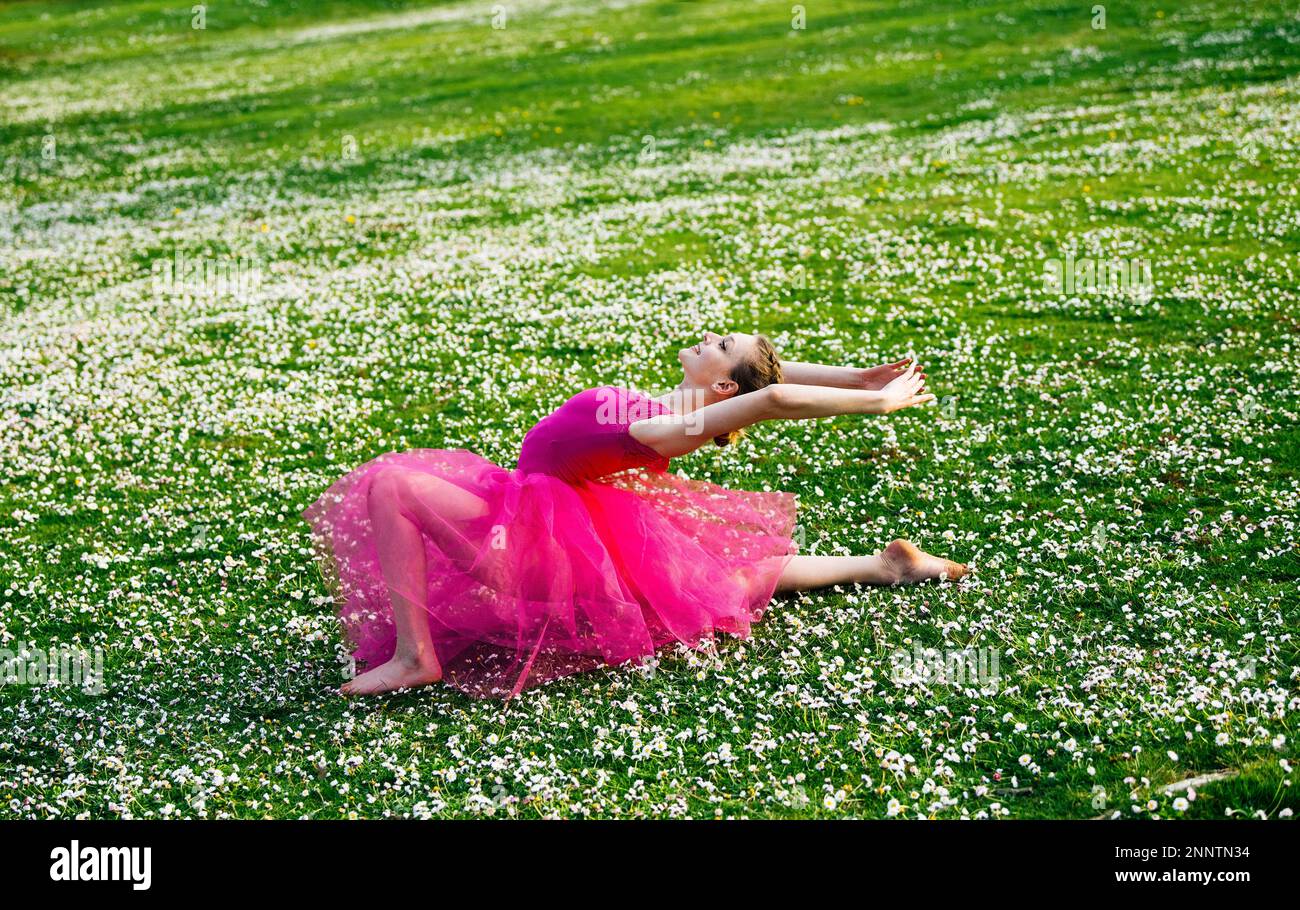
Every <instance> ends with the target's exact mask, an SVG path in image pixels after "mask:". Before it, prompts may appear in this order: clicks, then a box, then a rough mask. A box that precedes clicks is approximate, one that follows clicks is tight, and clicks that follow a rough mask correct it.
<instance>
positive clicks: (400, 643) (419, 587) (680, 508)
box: [304, 332, 967, 698]
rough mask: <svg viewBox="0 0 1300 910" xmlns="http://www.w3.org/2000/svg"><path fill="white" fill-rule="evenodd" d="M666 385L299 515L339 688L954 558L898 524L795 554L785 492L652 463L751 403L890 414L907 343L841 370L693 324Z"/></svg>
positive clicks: (563, 410)
mask: <svg viewBox="0 0 1300 910" xmlns="http://www.w3.org/2000/svg"><path fill="white" fill-rule="evenodd" d="M678 359H679V361H680V362H681V365H682V381H681V384H680V385H679V386H678V387H677V388H676V389H674V390H673V391H672V392H670V393H668V394H666V395H663V396H660V397H650V396H646V395H642V394H641V393H639V392H636V391H633V390H629V389H624V388H620V387H616V386H604V387H601V388H595V389H588V390H586V391H584V392H580V393H579V394H577V395H575V396H574V397H572V398H570V399H569V400H568V401H567V402H565V403H564V404H563V405H561V406H560V407H559V408H558V409H557V410H556V411H554V412H553V413H552V414H550V415H549V416H547V417H545V418H544V419H542V420H541V421H540V422H539V423H538V424H537V425H536V426H534V427H533V428H532V429H531V430H529V432H528V434H527V435H526V436H525V437H524V441H523V445H522V447H521V450H520V456H519V464H518V467H517V468H516V469H515V470H514V471H509V470H507V469H505V468H502V467H499V466H497V465H495V464H493V463H492V462H490V461H488V460H486V459H484V458H481V457H479V456H478V455H475V454H474V453H472V452H468V451H466V450H463V449H456V450H445V449H420V450H415V451H410V452H392V453H389V454H387V455H382V456H380V457H378V458H376V459H374V460H372V461H370V462H367V463H366V464H364V465H362V466H360V467H358V468H356V469H355V470H353V471H352V472H351V473H349V474H348V475H347V476H345V477H343V478H342V479H341V480H339V481H338V482H337V483H335V484H334V485H333V486H332V487H330V489H329V490H328V491H327V492H326V493H325V494H324V495H323V496H321V497H320V499H318V500H317V501H316V502H315V503H314V504H312V505H311V506H310V507H309V508H308V509H307V510H306V512H304V517H305V518H306V519H307V521H308V523H309V524H310V525H311V527H312V530H313V537H314V539H315V541H316V543H317V546H318V549H319V550H320V551H321V554H322V562H323V566H324V567H325V568H326V570H327V575H329V576H330V577H331V580H332V582H333V584H334V587H335V590H336V591H337V593H338V595H339V601H340V604H341V606H340V619H341V621H342V623H343V627H344V631H345V633H346V635H347V638H348V641H349V642H350V644H351V646H352V648H353V657H354V659H355V660H356V661H357V663H358V664H359V665H361V666H364V667H365V668H366V671H365V672H363V673H361V674H360V675H358V676H356V677H355V678H354V679H352V680H350V681H349V682H347V683H346V684H344V685H343V686H342V688H341V690H340V691H342V692H343V693H344V694H346V695H363V694H372V693H379V692H387V691H390V690H394V689H402V688H411V687H417V686H424V685H428V684H431V683H435V682H438V681H439V680H441V681H443V682H445V683H447V684H449V685H452V686H454V687H456V688H458V689H460V690H462V691H464V692H466V693H468V694H470V695H474V696H479V697H504V698H510V697H513V696H514V695H517V694H518V693H519V692H520V691H522V690H523V689H525V688H528V687H531V686H535V685H538V684H540V683H543V682H546V681H548V680H551V679H555V678H557V677H560V676H564V675H567V674H569V673H575V672H580V671H583V670H589V669H593V668H595V667H599V666H604V665H616V664H620V663H624V662H626V661H631V660H638V659H645V658H648V657H650V656H651V655H653V654H654V652H655V651H656V649H658V648H659V647H662V646H664V645H667V644H670V643H673V642H682V643H685V644H687V645H689V646H691V647H696V648H699V647H704V646H706V645H707V644H708V643H709V642H710V641H711V640H712V639H713V637H714V635H715V633H718V632H723V633H731V634H735V635H740V636H747V635H748V634H749V631H750V624H751V623H752V622H753V621H755V620H757V619H759V618H760V617H761V616H762V613H763V611H764V609H765V608H766V607H767V605H768V603H769V602H770V601H771V599H772V597H773V595H774V594H776V593H778V592H789V591H799V590H805V589H809V588H818V587H824V586H828V585H837V584H848V583H859V584H867V585H895V584H911V583H916V582H922V581H927V580H933V579H943V578H947V579H950V580H956V579H958V578H960V577H962V576H963V575H965V574H966V572H967V568H966V566H964V565H962V564H960V563H956V562H952V561H950V560H947V559H943V558H940V557H937V556H932V555H930V554H929V553H925V552H923V551H922V550H920V549H918V548H917V547H916V546H914V545H913V544H911V543H910V542H908V541H906V540H895V541H893V542H892V543H890V544H889V545H888V546H887V547H885V548H884V549H883V550H882V551H881V552H879V553H876V554H874V555H864V556H813V555H800V554H798V553H797V552H796V549H797V548H796V547H795V545H794V543H793V542H792V534H793V532H794V528H795V510H796V503H795V497H794V496H793V495H792V494H789V493H780V492H775V493H761V492H749V491H739V490H730V489H726V488H724V487H720V486H718V485H716V484H711V483H706V482H701V481H691V480H687V479H685V478H682V477H679V476H677V475H675V474H670V473H668V472H667V468H668V464H669V459H671V458H676V457H678V456H681V455H685V454H687V453H688V452H691V451H694V450H695V449H698V448H700V447H701V446H703V445H707V444H708V443H709V442H710V441H712V442H714V443H716V444H718V445H729V444H731V443H733V442H735V441H736V440H737V439H738V438H739V436H740V435H741V434H742V431H743V430H744V429H745V428H746V427H749V426H752V425H754V424H756V423H760V422H762V421H767V420H809V419H814V418H818V417H831V416H835V415H840V414H889V413H892V412H894V411H898V410H901V409H903V408H910V407H916V406H918V405H923V404H926V403H927V402H930V401H933V400H934V395H932V394H930V393H929V392H927V391H926V388H925V373H924V372H923V371H922V369H921V368H920V367H919V365H918V364H917V363H916V362H915V360H909V359H904V360H899V361H897V362H895V363H889V364H883V365H881V366H878V367H875V368H872V369H867V370H861V369H855V368H849V367H833V366H821V365H817V364H806V363H797V362H782V361H781V360H780V358H779V356H778V355H777V352H776V351H775V349H774V348H773V347H772V344H771V343H770V342H769V341H768V340H767V339H766V338H764V337H763V336H761V335H748V334H744V333H741V332H732V333H729V334H727V335H718V334H715V333H713V332H705V333H704V335H703V337H702V338H701V339H700V341H699V342H698V343H697V344H694V345H691V346H690V347H687V348H683V349H682V350H681V351H679V352H678Z"/></svg>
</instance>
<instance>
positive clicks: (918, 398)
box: [877, 361, 934, 414]
mask: <svg viewBox="0 0 1300 910" xmlns="http://www.w3.org/2000/svg"><path fill="white" fill-rule="evenodd" d="M886 366H889V367H893V366H894V364H887V365H886ZM877 369H883V367H877ZM880 394H881V396H882V401H881V411H880V413H882V414H891V413H893V412H894V411H901V410H902V409H903V408H912V407H916V406H917V405H920V404H925V403H926V402H929V401H934V396H933V395H931V394H930V393H928V392H926V390H925V374H924V373H922V372H921V371H920V370H919V369H918V368H917V365H916V363H915V361H913V362H912V364H911V366H909V367H908V368H907V369H906V370H904V371H903V372H902V373H900V374H898V375H897V376H896V377H895V378H894V379H891V380H890V381H889V382H888V383H886V384H885V386H884V388H882V389H881V390H880Z"/></svg>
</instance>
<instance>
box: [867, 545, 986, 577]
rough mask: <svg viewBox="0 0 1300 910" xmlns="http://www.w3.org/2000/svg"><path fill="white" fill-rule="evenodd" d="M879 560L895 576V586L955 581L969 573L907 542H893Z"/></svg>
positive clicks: (954, 563)
mask: <svg viewBox="0 0 1300 910" xmlns="http://www.w3.org/2000/svg"><path fill="white" fill-rule="evenodd" d="M880 558H881V561H882V562H884V563H885V565H887V566H889V567H890V568H891V569H892V570H893V571H894V572H895V573H896V574H897V576H898V580H897V581H896V582H895V584H904V585H912V584H916V583H917V582H921V581H931V580H933V579H936V578H947V579H948V580H949V581H956V580H957V579H959V578H961V577H962V576H963V575H966V574H967V573H969V572H970V569H968V568H966V566H964V565H962V564H961V563H959V562H953V561H952V560H951V559H944V558H943V557H942V556H932V555H931V554H929V553H927V552H925V551H924V550H922V549H921V548H919V547H918V546H917V545H916V544H914V543H912V542H911V541H907V540H895V541H894V542H893V543H891V544H890V545H889V546H887V547H885V549H883V550H881V551H880Z"/></svg>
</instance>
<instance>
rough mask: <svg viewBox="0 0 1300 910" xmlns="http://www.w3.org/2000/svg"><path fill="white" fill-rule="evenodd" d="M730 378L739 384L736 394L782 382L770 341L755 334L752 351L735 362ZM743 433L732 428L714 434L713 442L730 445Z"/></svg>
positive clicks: (782, 378)
mask: <svg viewBox="0 0 1300 910" xmlns="http://www.w3.org/2000/svg"><path fill="white" fill-rule="evenodd" d="M731 379H732V381H733V382H735V383H736V385H737V386H739V388H738V389H737V390H736V394H737V395H744V394H747V393H749V392H757V391H758V390H759V389H762V388H765V387H767V386H770V385H772V384H773V383H776V382H784V381H785V378H784V377H783V376H782V375H781V358H780V357H779V356H777V353H776V348H775V347H773V346H772V342H770V341H768V340H767V338H766V337H764V336H763V335H755V336H754V352H753V353H752V354H750V356H749V359H747V360H745V361H742V362H741V363H738V364H736V366H735V367H734V368H733V369H732V371H731ZM744 435H745V433H744V431H743V430H732V431H731V432H730V433H723V434H721V435H719V436H714V437H713V442H714V443H715V444H716V445H720V446H725V445H730V444H731V443H733V442H736V441H737V440H739V439H740V437H741V436H744Z"/></svg>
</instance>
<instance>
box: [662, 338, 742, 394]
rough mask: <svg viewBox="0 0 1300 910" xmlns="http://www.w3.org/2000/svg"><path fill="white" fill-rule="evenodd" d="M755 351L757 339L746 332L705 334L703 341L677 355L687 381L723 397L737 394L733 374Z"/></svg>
mask: <svg viewBox="0 0 1300 910" xmlns="http://www.w3.org/2000/svg"><path fill="white" fill-rule="evenodd" d="M753 351H754V336H753V335H746V334H745V333H744V332H730V333H728V334H726V335H718V334H717V333H715V332H705V333H704V335H703V337H701V338H700V340H699V341H698V342H697V343H696V344H693V345H691V346H690V347H687V348H682V349H681V350H680V351H678V352H677V359H678V360H680V361H681V363H682V373H683V375H684V376H685V378H686V381H687V382H688V383H690V384H691V385H694V386H696V387H698V388H704V389H713V391H715V392H717V393H718V394H719V395H722V396H724V397H725V396H727V395H732V394H735V391H736V383H735V380H733V379H732V378H731V371H732V370H734V369H735V368H736V365H737V364H740V363H743V362H745V361H746V360H747V359H748V358H749V357H750V356H751V355H752V354H753Z"/></svg>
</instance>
